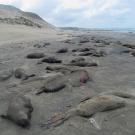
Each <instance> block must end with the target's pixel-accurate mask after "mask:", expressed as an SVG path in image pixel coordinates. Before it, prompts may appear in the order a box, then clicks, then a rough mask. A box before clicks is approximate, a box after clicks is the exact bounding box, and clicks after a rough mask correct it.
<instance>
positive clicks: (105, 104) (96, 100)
mask: <svg viewBox="0 0 135 135" xmlns="http://www.w3.org/2000/svg"><path fill="white" fill-rule="evenodd" d="M125 106H126V102H125V100H124V99H123V98H121V97H117V96H114V95H98V96H95V97H93V98H91V99H89V100H86V101H85V102H82V103H80V104H79V105H77V107H75V108H73V109H70V110H69V111H67V112H66V113H58V114H57V115H55V116H54V117H52V118H51V119H50V120H48V121H47V123H45V124H41V126H43V127H46V128H50V127H55V126H59V125H60V124H62V123H63V122H64V121H66V120H68V119H70V118H71V117H74V116H81V117H86V118H87V117H88V118H89V117H91V116H92V115H94V114H96V113H98V112H105V111H110V110H115V109H118V108H122V107H125Z"/></svg>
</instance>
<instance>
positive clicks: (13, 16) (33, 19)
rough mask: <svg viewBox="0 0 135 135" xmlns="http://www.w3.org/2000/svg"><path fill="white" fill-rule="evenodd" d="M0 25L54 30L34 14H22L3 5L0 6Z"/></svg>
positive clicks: (14, 8) (18, 10)
mask: <svg viewBox="0 0 135 135" xmlns="http://www.w3.org/2000/svg"><path fill="white" fill-rule="evenodd" d="M0 23H4V24H19V25H26V26H32V27H38V28H54V26H53V25H51V24H49V23H48V22H46V21H45V20H43V19H42V18H41V17H40V16H39V15H37V14H35V13H31V12H24V11H21V10H20V9H18V8H16V7H13V6H9V5H3V4H0Z"/></svg>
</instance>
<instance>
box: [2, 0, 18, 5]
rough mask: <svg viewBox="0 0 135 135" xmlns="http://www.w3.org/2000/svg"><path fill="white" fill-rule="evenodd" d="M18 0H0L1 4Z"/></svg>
mask: <svg viewBox="0 0 135 135" xmlns="http://www.w3.org/2000/svg"><path fill="white" fill-rule="evenodd" d="M16 1H17V0H0V4H13V3H15V2H16Z"/></svg>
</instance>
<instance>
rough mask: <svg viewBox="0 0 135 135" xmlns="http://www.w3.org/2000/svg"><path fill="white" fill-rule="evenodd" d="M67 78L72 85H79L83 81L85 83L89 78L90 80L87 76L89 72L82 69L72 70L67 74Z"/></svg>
mask: <svg viewBox="0 0 135 135" xmlns="http://www.w3.org/2000/svg"><path fill="white" fill-rule="evenodd" d="M67 78H68V81H69V83H70V84H71V85H72V86H73V87H78V86H81V85H83V84H84V83H87V82H88V81H89V80H92V79H91V78H90V77H89V73H88V72H87V71H86V70H83V69H80V70H75V71H72V72H71V73H70V74H68V75H67Z"/></svg>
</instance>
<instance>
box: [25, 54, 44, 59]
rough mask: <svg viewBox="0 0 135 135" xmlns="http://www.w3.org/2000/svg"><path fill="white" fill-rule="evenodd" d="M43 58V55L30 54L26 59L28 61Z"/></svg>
mask: <svg viewBox="0 0 135 135" xmlns="http://www.w3.org/2000/svg"><path fill="white" fill-rule="evenodd" d="M44 56H45V55H44V53H30V54H28V55H27V56H26V57H27V58H28V59H40V58H43V57H44Z"/></svg>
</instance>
